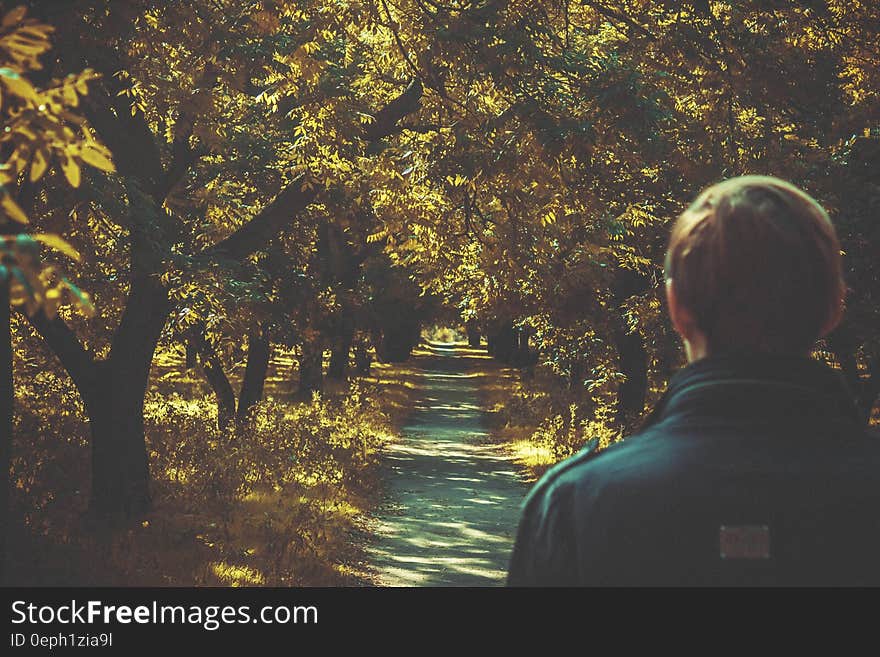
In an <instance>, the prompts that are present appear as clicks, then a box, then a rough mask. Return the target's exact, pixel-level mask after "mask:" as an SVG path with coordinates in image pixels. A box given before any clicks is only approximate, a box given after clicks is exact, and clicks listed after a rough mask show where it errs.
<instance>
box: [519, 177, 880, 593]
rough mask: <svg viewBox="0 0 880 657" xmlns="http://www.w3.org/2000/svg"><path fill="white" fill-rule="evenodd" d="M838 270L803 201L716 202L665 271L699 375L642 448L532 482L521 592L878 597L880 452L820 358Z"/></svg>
mask: <svg viewBox="0 0 880 657" xmlns="http://www.w3.org/2000/svg"><path fill="white" fill-rule="evenodd" d="M841 270H842V268H841V258H840V245H839V243H838V240H837V237H836V235H835V231H834V228H833V226H832V224H831V222H830V221H829V219H828V216H827V214H826V213H825V211H824V210H823V209H822V208H821V207H820V206H819V204H818V203H816V201H814V200H813V199H812V198H811V197H810V196H808V195H807V194H805V193H804V192H802V191H801V190H799V189H797V188H796V187H794V186H792V185H790V184H788V183H786V182H783V181H782V180H778V179H776V178H771V177H766V176H744V177H740V178H734V179H731V180H727V181H725V182H722V183H720V184H717V185H714V186H712V187H710V188H709V189H707V190H706V191H704V192H703V193H702V194H701V195H700V196H699V197H698V198H697V200H696V201H695V202H694V203H693V204H692V205H691V206H690V208H688V210H687V211H686V212H684V213H683V214H682V215H681V217H679V219H678V221H677V222H676V224H675V226H674V227H673V229H672V236H671V239H670V244H669V250H668V253H667V258H666V275H667V280H666V298H667V302H668V308H669V314H670V318H671V320H672V324H673V326H674V327H675V330H676V331H677V332H678V333H679V335H680V336H681V338H682V340H683V342H684V347H685V352H686V354H687V359H688V361H689V364H688V366H687V367H685V368H684V369H682V370H681V371H680V372H678V373H677V374H676V375H675V376H674V377H673V378H672V380H671V381H670V384H669V388H668V390H667V391H666V393H665V395H664V396H663V398H662V399H661V400H660V401H659V403H658V404H657V407H656V408H655V409H654V411H653V412H652V413H651V415H650V416H649V417H648V419H647V421H646V423H645V426H644V427H643V428H642V429H641V430H640V431H639V432H638V433H637V434H635V435H633V436H631V437H629V438H627V439H626V440H624V441H622V442H620V443H617V444H615V445H613V446H611V447H609V448H608V449H606V450H604V451H602V452H601V453H597V452H596V446H595V444H593V445H588V446H587V447H586V448H585V449H584V450H582V451H581V452H580V453H579V454H577V455H575V456H574V457H572V458H570V459H568V460H567V461H564V462H563V463H560V464H558V465H557V466H555V467H554V468H552V469H551V470H550V471H549V472H548V473H547V474H546V475H545V476H544V477H543V478H542V479H541V481H540V482H539V483H538V484H537V485H536V486H535V488H534V489H533V491H532V492H531V493H530V495H529V496H528V498H527V499H526V502H525V508H524V512H523V517H522V520H521V522H520V527H519V533H518V537H517V541H516V546H515V548H514V552H513V556H512V559H511V563H510V572H509V576H508V584H509V585H512V586H523V585H545V586H546V585H557V586H559V585H561V586H566V585H574V586H578V585H800V584H815V585H838V584H880V441H878V440H877V439H876V438H873V439H872V437H871V436H870V435H869V433H868V430H867V428H866V427H865V426H863V423H862V421H861V420H860V416H859V413H858V410H857V409H856V406H855V404H854V402H853V400H852V398H851V396H850V394H849V393H848V391H847V390H846V388H845V386H844V384H843V382H842V378H841V377H840V376H839V375H838V373H837V372H836V371H834V370H832V369H830V368H828V367H826V366H825V365H823V364H821V363H819V362H817V361H814V360H812V359H810V357H809V354H810V351H811V347H812V346H813V344H814V342H815V341H816V339H817V338H819V337H820V336H823V335H825V334H827V333H828V332H829V331H831V330H832V329H834V327H835V326H836V325H837V323H838V322H839V320H840V317H841V314H842V312H843V299H844V291H845V287H844V284H843V280H842V275H841Z"/></svg>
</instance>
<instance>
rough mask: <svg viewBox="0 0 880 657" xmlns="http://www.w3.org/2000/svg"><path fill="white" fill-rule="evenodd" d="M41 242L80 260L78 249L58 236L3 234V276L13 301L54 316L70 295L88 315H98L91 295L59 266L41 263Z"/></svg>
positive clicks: (27, 308) (33, 310)
mask: <svg viewBox="0 0 880 657" xmlns="http://www.w3.org/2000/svg"><path fill="white" fill-rule="evenodd" d="M38 243H43V244H45V245H46V246H49V247H51V248H53V249H56V250H59V251H61V252H63V253H65V254H67V255H69V256H70V257H72V258H74V259H79V253H77V251H76V249H74V248H73V247H72V246H71V245H70V244H68V243H67V242H65V241H64V240H63V239H61V238H60V237H59V236H57V235H51V234H37V235H6V236H2V238H0V250H2V252H3V263H4V266H3V269H2V274H0V275H2V276H3V277H4V278H8V279H9V283H10V286H9V297H10V302H11V303H12V304H13V305H16V306H23V307H24V309H25V311H26V312H27V313H28V314H30V315H32V314H33V313H35V312H37V310H39V309H42V310H43V311H44V312H45V313H46V315H47V316H48V317H49V318H50V319H51V318H52V317H54V316H55V314H56V313H57V312H58V309H59V308H60V307H61V305H62V304H63V303H64V302H65V301H66V300H67V298H68V297H69V298H71V300H72V301H73V302H74V304H75V305H76V306H77V307H78V309H79V310H80V312H82V313H83V314H84V315H86V316H89V317H91V316H92V315H94V312H95V307H94V305H93V304H92V302H91V299H90V298H89V295H88V294H86V293H85V292H83V291H82V290H80V289H79V288H78V287H77V286H76V285H74V284H73V283H71V282H70V280H69V279H68V278H67V277H66V276H65V275H64V273H63V272H62V271H61V269H60V268H59V267H58V266H56V265H53V264H44V263H41V262H40V259H39V249H38V246H37V245H38Z"/></svg>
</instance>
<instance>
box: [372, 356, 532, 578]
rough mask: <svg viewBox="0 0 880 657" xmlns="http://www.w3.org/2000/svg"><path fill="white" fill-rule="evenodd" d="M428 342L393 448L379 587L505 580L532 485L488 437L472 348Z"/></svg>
mask: <svg viewBox="0 0 880 657" xmlns="http://www.w3.org/2000/svg"><path fill="white" fill-rule="evenodd" d="M428 349H429V352H430V355H423V356H419V357H418V360H417V361H416V364H417V365H418V366H419V368H420V370H421V372H420V376H419V378H420V382H419V383H420V385H419V394H418V398H417V401H416V404H415V407H414V410H413V412H412V414H411V415H410V417H409V419H408V421H407V422H406V424H405V425H404V427H403V430H402V432H401V435H402V439H401V441H400V442H399V443H397V444H394V445H391V446H390V447H389V449H388V452H387V456H386V462H387V466H388V470H387V473H386V482H387V484H386V485H387V488H386V491H387V497H388V500H387V503H386V504H385V505H384V506H383V508H382V509H381V510H380V512H379V514H378V515H379V517H378V518H377V528H376V533H377V537H376V539H375V540H374V541H373V544H372V546H371V547H370V548H368V553H369V555H370V561H371V563H372V568H373V570H374V572H375V573H376V575H377V579H378V581H377V583H378V584H379V585H382V586H498V585H502V584H503V583H504V581H505V576H506V572H507V565H508V560H509V558H510V551H511V549H512V547H513V539H514V536H515V533H516V527H517V523H518V521H519V514H520V504H521V502H522V500H523V497H524V496H525V493H526V491H527V486H526V484H525V483H524V481H523V480H522V479H521V478H520V476H519V475H518V474H517V469H516V467H515V465H514V463H513V461H512V460H511V458H510V457H509V456H508V455H507V454H506V453H505V452H504V450H503V447H502V446H501V445H499V444H495V443H491V442H489V431H488V428H487V426H486V415H485V413H484V412H483V409H482V408H481V406H480V400H479V391H478V388H479V380H480V378H479V377H480V376H481V375H480V372H479V371H478V370H477V365H478V363H479V359H478V358H476V357H475V356H472V355H471V354H473V353H474V352H473V351H470V350H468V349H466V348H463V347H461V346H458V345H452V344H448V345H443V344H430V345H429V346H428Z"/></svg>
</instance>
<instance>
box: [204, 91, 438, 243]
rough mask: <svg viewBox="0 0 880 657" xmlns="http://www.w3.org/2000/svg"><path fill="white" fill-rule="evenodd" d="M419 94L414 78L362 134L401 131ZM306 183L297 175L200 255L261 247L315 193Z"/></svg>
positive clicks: (380, 135) (370, 136) (370, 135)
mask: <svg viewBox="0 0 880 657" xmlns="http://www.w3.org/2000/svg"><path fill="white" fill-rule="evenodd" d="M421 97H422V84H421V82H419V81H418V80H417V79H414V80H412V81H411V82H410V83H409V85H407V87H406V89H405V90H404V91H403V93H401V94H400V95H399V96H398V97H397V98H395V99H394V100H392V101H391V102H389V103H388V104H387V105H386V106H385V107H383V108H382V109H381V110H379V111H378V112H376V114H375V119H374V121H373V122H372V123H370V124H369V125H367V126H366V127H365V128H364V137H365V138H366V139H367V140H368V141H370V142H375V141H378V140H380V139H382V138H384V137H387V136H388V135H390V134H392V133H394V132H396V131H398V130H400V129H401V128H400V126H398V125H397V122H398V121H400V120H401V119H402V118H404V117H405V116H408V115H409V114H412V113H413V112H415V111H416V110H418V109H419V107H420V102H419V101H420V100H421ZM308 183H309V179H308V175H307V174H305V173H301V174H299V175H298V176H296V177H295V178H294V179H293V180H292V181H290V183H288V185H287V187H285V188H284V189H283V190H282V191H281V193H279V194H278V196H276V197H275V199H274V200H273V201H272V202H271V203H269V204H268V205H267V206H266V207H265V208H263V210H262V211H261V212H260V213H259V214H258V215H257V216H256V217H254V218H253V219H251V220H250V221H249V222H248V223H246V224H245V225H243V226H242V227H241V228H239V229H238V230H236V231H235V232H233V233H232V234H231V235H229V236H228V237H226V238H225V239H223V240H221V241H220V242H218V243H217V244H215V245H214V246H211V247H208V248H207V249H205V250H204V251H203V252H202V254H201V255H202V256H207V257H223V258H230V259H234V260H241V259H243V258H246V257H247V256H249V255H250V254H252V253H254V252H255V251H258V250H260V249H261V248H263V247H264V246H265V245H266V243H267V242H268V240H270V239H271V238H272V237H273V236H274V235H275V234H277V233H278V232H279V231H280V230H281V228H282V227H283V226H284V225H285V224H286V223H287V222H288V221H290V219H291V218H292V217H293V216H294V215H296V214H297V213H299V212H302V211H303V210H304V209H305V208H306V207H307V206H308V205H309V204H310V203H311V202H312V201H314V200H315V198H316V197H317V196H318V188H317V187H316V186H314V185H310V184H308Z"/></svg>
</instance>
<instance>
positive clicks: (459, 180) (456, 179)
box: [446, 174, 469, 187]
mask: <svg viewBox="0 0 880 657" xmlns="http://www.w3.org/2000/svg"><path fill="white" fill-rule="evenodd" d="M446 182H448V183H449V184H450V185H451V186H452V187H464V186H465V185H467V184H468V182H469V181H468V179H467V178H466V177H464V176H462V175H461V174H456V175H455V176H446Z"/></svg>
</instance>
